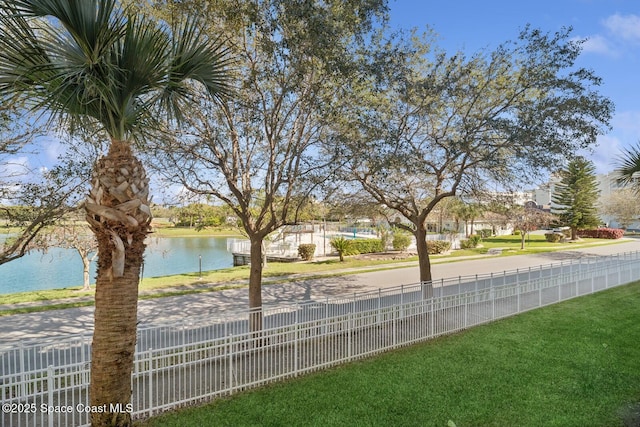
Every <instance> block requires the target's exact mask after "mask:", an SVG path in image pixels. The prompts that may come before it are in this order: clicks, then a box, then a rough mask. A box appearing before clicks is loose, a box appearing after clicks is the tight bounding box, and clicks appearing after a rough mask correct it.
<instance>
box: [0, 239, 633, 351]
mask: <svg viewBox="0 0 640 427" xmlns="http://www.w3.org/2000/svg"><path fill="white" fill-rule="evenodd" d="M631 251H640V240H628V241H625V242H623V243H619V244H614V245H607V246H591V247H589V246H587V247H582V248H576V249H574V250H571V251H562V252H547V253H541V254H535V255H520V256H513V257H491V256H480V257H471V258H469V259H466V260H462V261H456V262H449V261H451V259H445V260H440V261H436V262H434V263H433V266H432V273H433V277H434V279H436V280H438V279H441V278H450V277H458V276H470V275H475V274H479V275H480V274H488V273H499V272H502V271H504V270H515V269H526V268H529V267H538V266H540V265H547V264H551V263H559V262H562V261H567V260H570V259H577V258H581V257H592V256H601V255H611V254H616V253H622V252H631ZM394 267H397V268H393V269H391V270H384V271H375V272H363V273H357V274H349V275H344V276H332V277H326V278H317V274H314V275H313V276H314V277H315V278H310V277H309V276H308V275H307V276H306V277H305V275H296V277H291V279H295V280H292V281H291V282H287V283H275V284H268V285H266V286H264V287H263V302H264V304H265V305H277V304H287V303H292V302H297V301H305V300H313V299H319V300H324V299H325V298H326V297H332V296H338V295H344V294H350V293H354V292H363V291H368V290H375V289H378V288H384V287H393V286H399V285H402V284H412V283H416V282H417V281H418V280H419V273H418V267H417V264H416V263H415V262H414V263H403V264H398V265H394ZM350 273H354V272H353V271H350ZM265 283H269V280H267V281H266V282H265ZM247 306H248V295H247V289H246V288H240V289H227V290H222V291H217V292H205V293H197V294H190V295H182V296H174V297H166V298H157V299H148V300H141V301H140V302H139V307H138V316H139V322H140V323H141V324H145V323H157V322H179V321H181V320H183V319H189V318H193V317H200V316H224V314H225V313H229V312H234V311H244V310H246V308H247ZM92 329H93V307H81V308H72V309H64V310H50V311H45V312H40V313H30V314H20V315H13V316H5V317H1V318H0V337H2V338H1V339H0V344H3V343H15V342H18V341H30V340H34V339H44V338H59V337H63V336H67V335H75V334H81V333H91V331H92Z"/></svg>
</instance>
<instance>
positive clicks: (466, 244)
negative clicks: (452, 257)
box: [460, 234, 482, 249]
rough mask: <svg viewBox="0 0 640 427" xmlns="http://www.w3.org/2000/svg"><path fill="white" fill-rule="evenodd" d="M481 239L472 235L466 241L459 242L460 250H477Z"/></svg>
mask: <svg viewBox="0 0 640 427" xmlns="http://www.w3.org/2000/svg"><path fill="white" fill-rule="evenodd" d="M481 241H482V239H481V238H480V236H478V235H477V234H472V235H470V236H469V238H468V239H465V240H460V248H461V249H473V248H477V247H478V245H479V244H480V242H481Z"/></svg>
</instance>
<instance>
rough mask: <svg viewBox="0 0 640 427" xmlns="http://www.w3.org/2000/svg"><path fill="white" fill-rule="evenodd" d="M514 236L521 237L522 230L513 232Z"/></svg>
mask: <svg viewBox="0 0 640 427" xmlns="http://www.w3.org/2000/svg"><path fill="white" fill-rule="evenodd" d="M512 234H513V235H514V236H519V235H520V230H513V233H512Z"/></svg>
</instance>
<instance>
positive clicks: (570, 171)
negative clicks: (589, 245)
mask: <svg viewBox="0 0 640 427" xmlns="http://www.w3.org/2000/svg"><path fill="white" fill-rule="evenodd" d="M560 177H561V180H560V182H559V183H558V184H557V185H556V189H555V191H554V193H553V196H552V198H551V201H552V203H553V204H554V205H555V206H554V207H552V211H553V213H555V214H556V215H558V217H559V220H560V223H561V224H563V225H565V226H568V227H571V239H572V240H575V239H577V237H578V235H577V232H578V229H579V228H593V227H596V226H597V225H598V224H599V223H600V218H599V217H598V214H597V202H598V195H599V193H600V190H598V184H597V182H596V175H595V167H594V165H593V163H592V162H590V161H589V160H587V159H585V158H584V157H576V158H575V159H574V160H572V161H571V162H569V164H568V165H567V168H566V169H564V170H562V171H560Z"/></svg>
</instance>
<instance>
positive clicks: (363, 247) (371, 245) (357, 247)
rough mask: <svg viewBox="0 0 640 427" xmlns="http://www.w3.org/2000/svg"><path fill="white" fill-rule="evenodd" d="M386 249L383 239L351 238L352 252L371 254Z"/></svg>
mask: <svg viewBox="0 0 640 427" xmlns="http://www.w3.org/2000/svg"><path fill="white" fill-rule="evenodd" d="M382 251H384V245H383V244H382V240H381V239H353V240H351V254H354V255H355V254H371V253H375V252H382Z"/></svg>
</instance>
